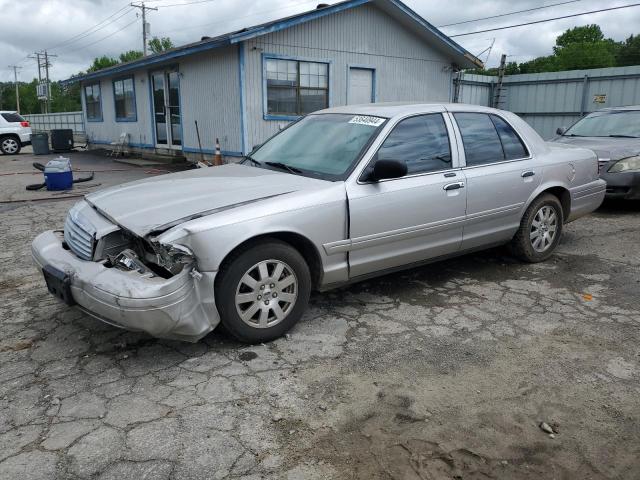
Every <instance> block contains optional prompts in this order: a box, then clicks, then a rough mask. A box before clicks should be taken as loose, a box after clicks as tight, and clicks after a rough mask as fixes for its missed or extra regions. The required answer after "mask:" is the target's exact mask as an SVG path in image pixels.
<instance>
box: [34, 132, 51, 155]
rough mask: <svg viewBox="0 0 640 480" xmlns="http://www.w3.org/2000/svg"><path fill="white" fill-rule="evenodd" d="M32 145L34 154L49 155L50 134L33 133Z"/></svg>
mask: <svg viewBox="0 0 640 480" xmlns="http://www.w3.org/2000/svg"><path fill="white" fill-rule="evenodd" d="M31 146H32V147H33V154H34V155H49V135H48V134H47V133H32V134H31Z"/></svg>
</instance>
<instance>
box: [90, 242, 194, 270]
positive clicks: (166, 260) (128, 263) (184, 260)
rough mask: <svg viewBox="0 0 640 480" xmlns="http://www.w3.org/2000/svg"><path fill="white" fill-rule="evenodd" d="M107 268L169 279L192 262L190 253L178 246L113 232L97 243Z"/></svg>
mask: <svg viewBox="0 0 640 480" xmlns="http://www.w3.org/2000/svg"><path fill="white" fill-rule="evenodd" d="M99 244H104V245H103V246H102V247H101V251H102V256H103V260H105V266H106V267H112V268H118V269H120V270H126V271H135V272H138V273H139V274H141V275H146V276H152V277H156V276H157V277H161V278H171V277H173V276H174V275H177V274H179V273H180V272H182V270H183V269H184V268H185V266H187V265H192V264H194V263H195V258H194V256H193V254H192V253H191V251H190V250H189V249H188V248H186V247H183V246H181V245H165V244H162V243H160V242H157V241H151V242H149V241H147V240H145V239H142V238H139V237H136V236H134V235H132V234H128V233H127V232H123V231H117V232H113V233H111V234H109V235H107V236H106V237H104V238H103V239H101V240H100V242H99Z"/></svg>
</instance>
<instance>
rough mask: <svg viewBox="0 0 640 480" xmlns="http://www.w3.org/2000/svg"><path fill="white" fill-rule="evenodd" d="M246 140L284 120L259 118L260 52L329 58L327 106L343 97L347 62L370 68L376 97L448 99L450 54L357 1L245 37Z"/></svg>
mask: <svg viewBox="0 0 640 480" xmlns="http://www.w3.org/2000/svg"><path fill="white" fill-rule="evenodd" d="M245 52H246V65H247V66H246V70H245V71H246V75H247V78H246V87H245V93H246V101H247V118H248V119H249V120H248V125H247V130H248V137H249V142H250V146H252V145H254V144H256V143H260V142H262V141H264V140H265V139H267V138H268V137H270V136H271V135H273V134H274V133H276V132H277V131H278V129H279V128H280V127H282V126H284V125H285V124H286V121H284V120H269V119H265V118H264V114H265V112H264V103H263V95H264V92H263V90H264V89H263V68H262V56H263V55H268V54H275V55H281V56H285V57H291V58H297V59H303V60H304V59H307V60H311V61H313V60H317V61H323V60H329V61H330V62H331V64H330V69H329V88H330V93H329V96H330V104H331V105H330V106H339V105H345V104H346V103H347V82H348V73H349V66H361V67H362V66H366V67H370V68H374V69H375V88H376V101H378V102H392V101H413V102H448V101H450V98H452V71H451V65H450V63H451V60H450V59H447V57H446V56H445V55H444V54H443V53H441V52H440V51H438V50H435V49H433V48H431V47H429V46H428V45H427V44H426V43H425V42H424V41H423V40H421V39H420V38H418V37H417V36H416V35H415V34H414V33H413V32H411V31H410V30H408V29H405V28H403V27H402V26H401V25H400V24H399V23H398V22H396V21H394V20H393V19H391V18H390V17H389V16H388V15H386V14H384V13H383V12H381V11H380V10H378V9H377V8H376V7H375V6H373V5H366V4H365V5H362V6H360V7H357V8H353V9H350V10H346V11H343V12H340V13H336V14H334V15H330V16H327V17H323V18H320V19H317V20H314V21H311V22H309V23H306V24H302V25H298V26H294V27H292V28H289V29H287V30H283V31H279V32H274V33H270V34H268V35H265V36H263V37H259V38H256V39H253V40H249V41H247V42H246V49H245Z"/></svg>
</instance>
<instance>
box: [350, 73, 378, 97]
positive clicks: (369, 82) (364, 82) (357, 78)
mask: <svg viewBox="0 0 640 480" xmlns="http://www.w3.org/2000/svg"><path fill="white" fill-rule="evenodd" d="M374 75H375V72H374V70H373V69H372V68H359V67H349V90H348V92H347V97H348V98H347V104H348V105H360V104H362V103H372V102H375V90H374V88H375V86H374Z"/></svg>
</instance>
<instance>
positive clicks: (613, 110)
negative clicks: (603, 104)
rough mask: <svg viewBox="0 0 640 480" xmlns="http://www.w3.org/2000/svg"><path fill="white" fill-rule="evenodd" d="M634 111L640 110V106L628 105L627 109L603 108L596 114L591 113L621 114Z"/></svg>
mask: <svg viewBox="0 0 640 480" xmlns="http://www.w3.org/2000/svg"><path fill="white" fill-rule="evenodd" d="M625 110H627V111H634V110H640V105H628V106H625V107H609V108H603V109H600V110H596V111H595V112H591V113H597V112H621V111H625Z"/></svg>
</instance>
